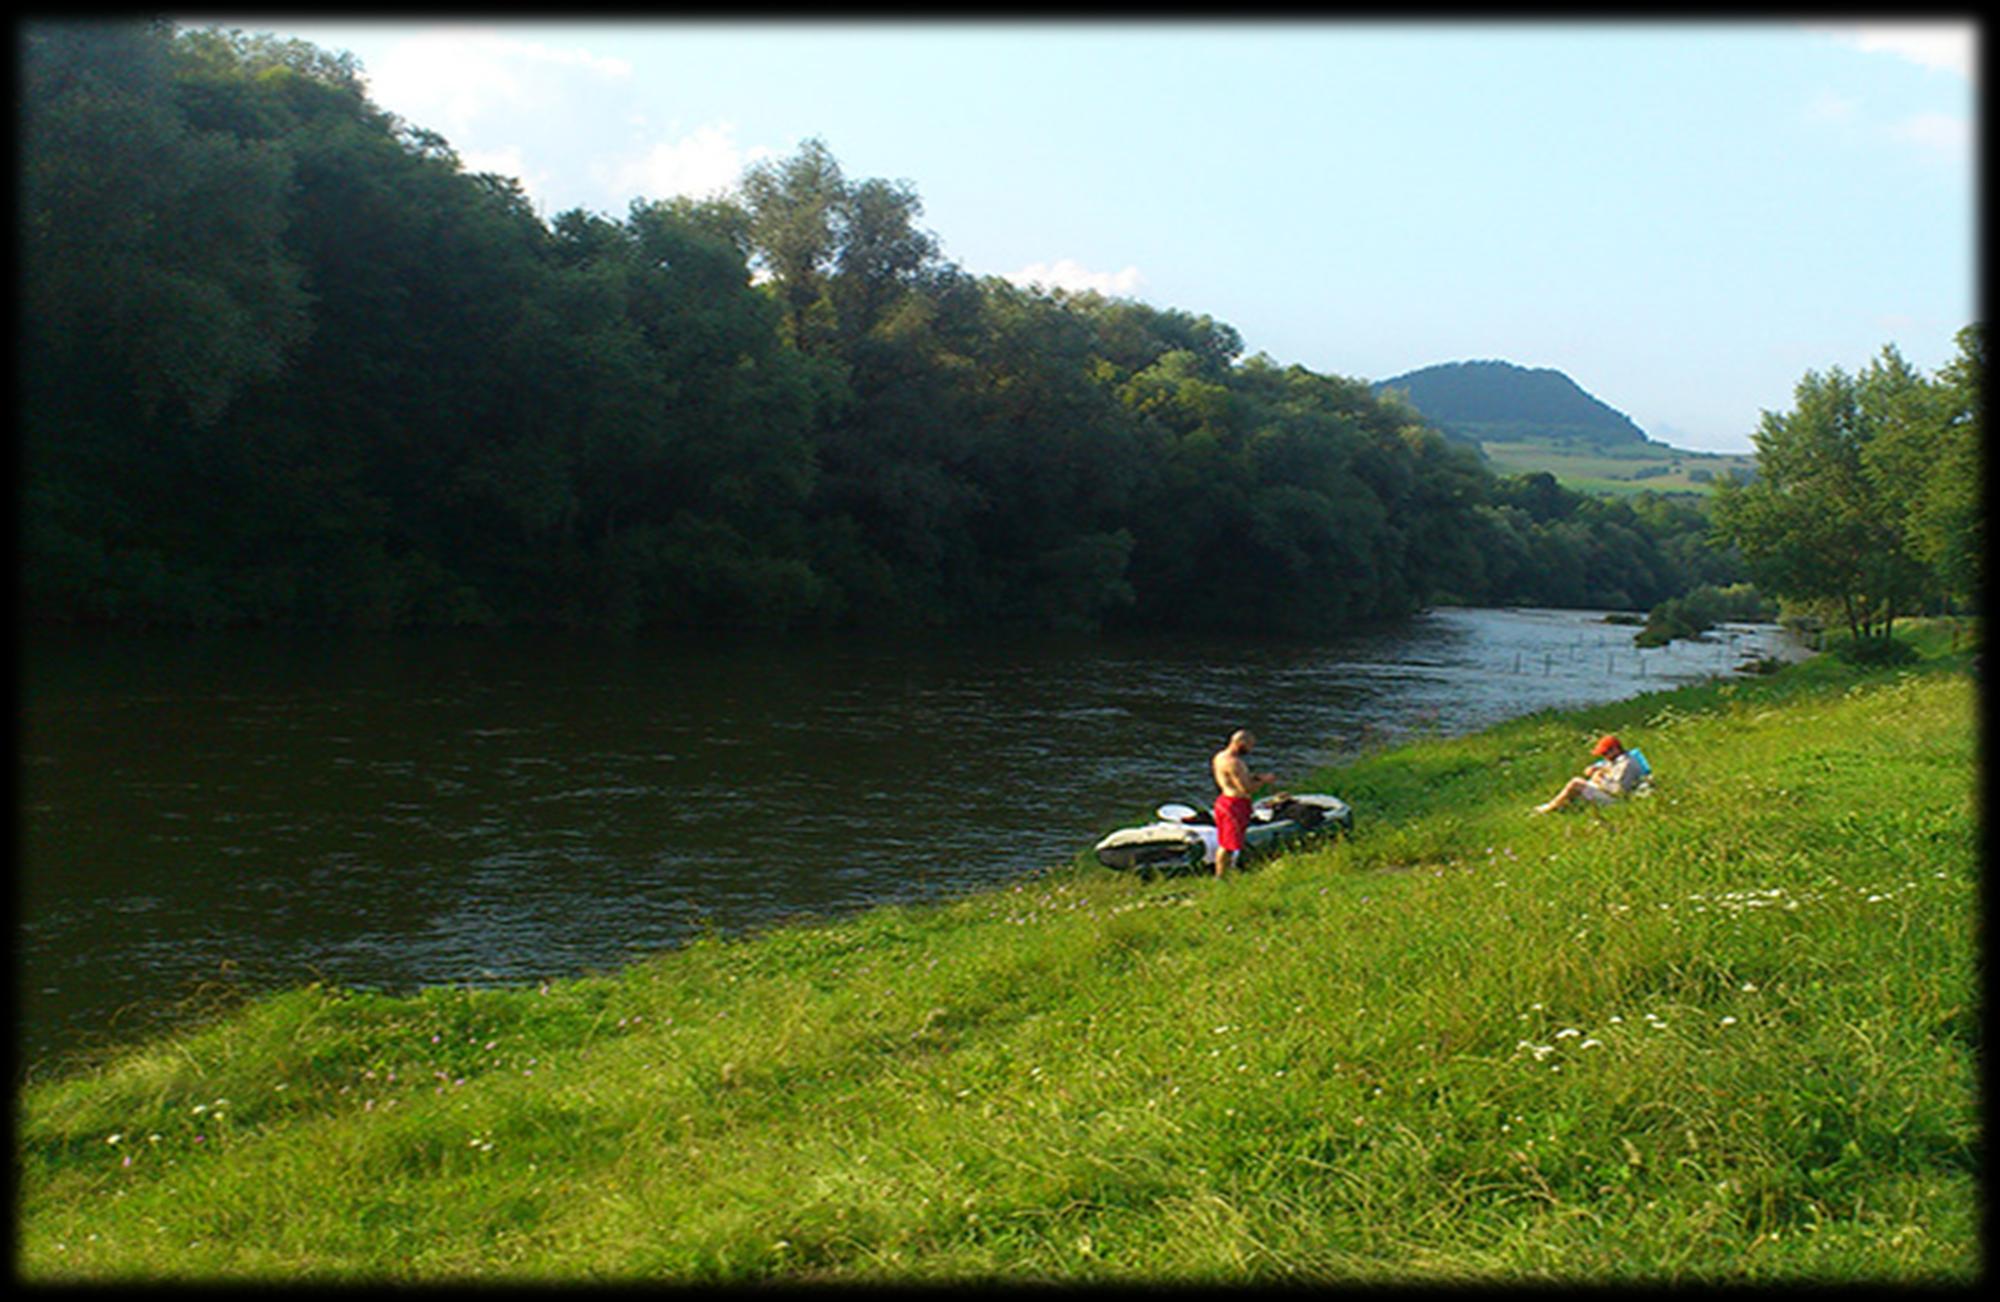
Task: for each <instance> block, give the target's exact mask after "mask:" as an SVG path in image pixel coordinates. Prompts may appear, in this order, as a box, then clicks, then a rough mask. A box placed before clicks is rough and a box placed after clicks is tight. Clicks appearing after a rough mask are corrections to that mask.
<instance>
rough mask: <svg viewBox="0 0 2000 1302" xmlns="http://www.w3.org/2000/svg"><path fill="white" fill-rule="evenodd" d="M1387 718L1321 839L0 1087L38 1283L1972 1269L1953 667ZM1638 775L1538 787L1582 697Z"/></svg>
mask: <svg viewBox="0 0 2000 1302" xmlns="http://www.w3.org/2000/svg"><path fill="white" fill-rule="evenodd" d="M1913 636H1915V637H1916V638H1917V639H1919V640H1921V641H1922V643H1923V651H1924V654H1923V657H1922V659H1920V660H1919V661H1918V662H1917V663H1915V664H1912V665H1905V666H1900V667H1893V668H1889V667H1885V668H1874V669H1870V668H1865V667H1858V666H1854V665H1850V664H1847V663H1844V662H1842V661H1841V660H1839V659H1838V658H1836V657H1833V656H1821V657H1818V658H1816V659H1815V660H1813V661H1811V662H1808V663H1806V664H1803V665H1799V666H1795V667H1792V668H1788V669H1786V670H1784V671H1782V672H1779V673H1777V674H1774V675H1771V676H1770V677H1768V678H1760V679H1756V680H1744V681H1736V682H1718V683H1711V684H1707V685H1702V686H1697V687H1688V688H1682V689H1678V690H1674V691H1668V692H1660V693H1654V694H1651V695H1648V696H1644V697H1639V698H1635V699H1633V700H1629V701H1624V702H1619V703H1616V704H1612V705H1605V706H1599V707H1594V708H1591V709H1586V710H1579V711H1571V712H1545V713H1542V714H1537V715H1534V716H1531V717H1528V718H1524V719H1520V720H1516V721H1513V722H1510V723H1507V724H1504V725H1501V726H1498V727H1494V728H1491V729H1488V730H1486V731H1484V732H1481V733H1478V734H1477V735H1474V736H1468V737H1460V738H1431V739H1419V740H1417V741H1416V742H1414V743H1411V744H1408V745H1403V746H1399V747H1398V748H1396V749H1394V750H1389V751H1384V752H1381V753H1377V754H1374V755H1370V756H1367V757H1364V758H1362V759H1359V760H1357V761H1355V762H1353V763H1350V764H1347V765H1344V766H1343V767H1341V768H1340V769H1337V770H1334V771H1329V772H1326V773H1323V774H1319V775H1315V777H1314V778H1313V779H1312V780H1311V781H1305V780H1300V781H1298V782H1296V783H1295V785H1296V786H1297V787H1298V788H1299V789H1301V790H1331V791H1335V792H1338V793H1339V794H1341V795H1343V796H1344V797H1346V798H1347V799H1349V800H1350V801H1352V802H1353V804H1354V805H1355V807H1356V809H1357V811H1358V817H1359V820H1360V823H1359V827H1358V828H1357V831H1356V833H1355V835H1354V836H1353V837H1352V838H1351V839H1350V840H1347V841H1344V842H1341V843H1338V844H1335V845H1332V846H1329V847H1322V848H1319V849H1315V850H1310V851H1302V852H1298V853H1294V854H1291V855H1288V856H1285V857H1281V858H1278V859H1274V860H1271V861H1269V862H1267V863H1265V864H1263V865H1261V866H1258V867H1257V868H1256V869H1255V870H1253V871H1251V872H1248V873H1244V874H1241V875H1238V876H1234V877H1231V878H1228V879H1224V880H1220V881H1218V880H1215V879H1211V878H1180V879H1167V880H1161V881H1153V882H1141V881H1139V880H1137V879H1135V878H1133V877H1130V876H1126V875H1121V874H1116V873H1112V872H1109V871H1107V870H1104V869H1102V868H1098V867H1096V866H1094V865H1091V864H1089V863H1087V862H1085V861H1084V860H1082V859H1081V858H1079V860H1078V861H1077V862H1075V863H1073V864H1071V865H1068V866H1064V867H1060V868H1056V869H1052V870H1049V871H1046V872H1042V873H1038V874H1036V875H1034V876H1033V877H1031V878H1029V879H1027V880H1024V881H1022V882H1021V883H1018V884H1016V885H1014V886H1012V887H1010V888H1007V889H1003V890H997V891H992V892H988V893H983V894H979V895H975V896H971V897H968V898H965V899H961V900H957V901H953V902H951V903H948V904H941V905H930V906H924V907H915V908H885V909H880V910H876V911H874V912H870V913H867V914H865V915H862V916H858V917H853V918H848V919H844V920H840V921H833V922H825V923H820V924H814V925H796V926H789V927H785V928H782V929H777V930H773V931H769V932H766V933H763V934H761V935H757V936H753V937H747V938H738V939H731V940H723V939H712V940H705V941H702V942H700V943H697V944H693V945H690V946H688V947H687V948H685V949H681V950H676V951H673V952H671V953H666V954H662V955H660V956H658V957H656V958H654V959H651V960H648V961H646V962H643V963H640V964H638V965H636V966H634V967H632V968H630V969H628V970H624V971H621V972H619V973H616V974H612V975H603V976H595V977H590V978H586V979H580V980H575V981H567V982H562V983H553V984H550V985H547V986H543V987H538V988H532V989H514V990H499V991H495V990H485V991H478V990H464V989H436V990H431V991H427V992H424V993H422V994H420V995H417V996H413V997H408V998H389V997H385V996H378V995H371V994H366V993H357V992H351V991H342V990H337V989H328V988H320V987H314V988H310V989H303V990H298V991H293V992H290V993H285V994H281V995H277V996H274V997H270V998H265V999H261V1000H259V1001H256V1002H254V1003H251V1004H248V1005H246V1006H245V1007H243V1008H241V1009H239V1010H237V1011H236V1012H235V1013H233V1014H232V1015H231V1016H230V1017H229V1018H227V1019H226V1020H225V1021H223V1022H220V1023H218V1024H215V1025H212V1026H209V1027H206V1028H203V1029H200V1030H198V1031H192V1032H188V1033H185V1034H182V1035H178V1036H175V1037H172V1038H170V1039H165V1040H160V1041H156V1042H151V1043H148V1044H144V1045H140V1046H136V1047H134V1048H132V1049H131V1050H129V1051H128V1052H126V1053H125V1054H123V1055H121V1056H118V1057H116V1058H115V1059H111V1060H107V1061H105V1062H102V1063H100V1064H98V1065H96V1066H94V1067H91V1068H90V1069H88V1070H80V1071H77V1072H74V1073H72V1074H70V1075H68V1076H66V1077H64V1078H61V1079H56V1080H50V1081H43V1082H38V1083H34V1084H31V1085H29V1086H27V1087H25V1088H24V1090H23V1091H22V1094H21V1096H20V1098H19V1106H18V1110H17V1116H18V1126H17V1138H16V1161H17V1170H18V1187H19V1201H18V1211H17V1230H16V1239H17V1252H18V1269H19V1273H20V1275H21V1277H22V1278H24V1279H26V1280H29V1281H60V1280H79V1281H106V1280H241V1279H260V1280H323V1281H360V1280H396V1281H441V1280H486V1281H548V1282H571V1281H585V1280H590V1281H597V1280H627V1279H661V1280H671V1281H696V1280H746V1281H747V1280H790V1281H798V1280H875V1281H913V1280H934V1279H945V1280H1065V1281H1068V1280H1080V1281H1093V1280H1110V1279H1126V1280H1143V1281H1209V1282H1214V1281H1229V1282H1235V1281H1249V1280H1275V1279H1291V1280H1322V1281H1323V1280H1340V1281H1361V1282H1385V1281H1394V1282H1401V1281H1478V1282H1492V1281H1517V1280H1538V1281H1539V1280H1547V1281H1591V1282H1596V1281H1633V1282H1640V1281H1724V1280H1727V1281H1782V1280H1815V1281H1857V1280H1858V1281H1888V1282H1937V1281H1950V1282H1959V1281H1967V1280H1970V1279H1971V1278H1973V1277H1974V1275H1975V1273H1976V1272H1977V1271H1978V1269H1979V1265H1980V1260H1981V1258H1980V1251H1979V1246H1978V1227H1979V1215H1978V1202H1979V1190H1978V1178H1979V1163H1978V1157H1977V1154H1978V1152H1979V1149H1980V1143H1981V1133H1980V1126H1979V1115H1978V1107H1977V1102H1976V1099H1975V1094H1976V1074H1975V1073H1976V1067H1975V1064H1976V1058H1977V1054H1978V1051H1979V1044H1980V1031H1979V1025H1980V1019H1979V1005H1978V990H1977V988H1976V984H1975V975H1974V972H1975V965H1976V950H1975V933H1976V928H1977V925H1978V921H1977V869H1978V857H1979V856H1978V834H1977V826H1978V817H1979V810H1978V807H1977V803H1976V802H1977V790H1978V784H1977V781H1976V774H1975V766H1976V763H1977V754H1976V747H1975V728H1974V714H1975V711H1974V693H1975V690H1976V686H1975V683H1974V681H1973V677H1972V674H1971V672H1970V669H1971V665H1972V663H1973V662H1972V660H1971V656H1970V653H1969V652H1953V651H1951V650H1950V649H1949V643H1948V640H1947V638H1946V637H1945V636H1944V635H1943V634H1942V633H1941V632H1940V631H1939V630H1936V629H1919V630H1915V631H1914V633H1913ZM1605 731H1615V732H1618V733H1619V734H1620V735H1621V736H1623V737H1625V738H1626V740H1627V741H1628V743H1631V744H1636V745H1639V746H1641V747H1643V749H1644V750H1645V752H1646V754H1647V756H1648V757H1649V759H1650V760H1651V761H1652V765H1653V768H1654V771H1655V778H1654V782H1655V791H1654V793H1653V794H1652V795H1651V796H1650V797H1645V798H1638V799H1632V800H1629V801H1626V802H1624V803H1621V804H1620V805H1618V806H1615V807H1613V808H1611V809H1609V810H1607V811H1605V812H1604V813H1603V815H1602V816H1601V817H1600V816H1599V815H1597V814H1594V813H1592V812H1591V811H1589V810H1587V809H1586V810H1576V811H1565V812H1564V813H1563V814H1560V815H1555V816H1549V817H1541V818H1537V817H1531V816H1529V815H1528V813H1527V811H1528V809H1529V807H1530V806H1531V805H1532V804H1533V803H1535V802H1536V801H1539V800H1541V799H1543V798H1545V797H1547V796H1548V795H1550V794H1551V793H1552V792H1553V791H1554V790H1555V788H1556V787H1557V786H1558V785H1559V784H1560V783H1561V781H1562V780H1563V779H1564V778H1565V777H1566V776H1567V775H1568V774H1570V773H1571V772H1573V771H1575V770H1576V769H1577V768H1579V767H1580V765H1581V763H1582V762H1583V760H1584V759H1586V758H1587V748H1588V745H1589V743H1590V741H1591V740H1592V739H1593V738H1595V736H1596V735H1597V734H1599V733H1600V732H1605Z"/></svg>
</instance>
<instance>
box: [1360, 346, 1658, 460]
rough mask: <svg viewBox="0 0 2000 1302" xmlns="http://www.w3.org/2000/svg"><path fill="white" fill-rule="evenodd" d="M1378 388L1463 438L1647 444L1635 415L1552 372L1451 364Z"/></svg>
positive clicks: (1507, 365)
mask: <svg viewBox="0 0 2000 1302" xmlns="http://www.w3.org/2000/svg"><path fill="white" fill-rule="evenodd" d="M1375 388H1376V391H1377V392H1391V391H1393V392H1396V393H1400V394H1402V395H1403V397H1405V398H1407V399H1408V400H1409V401H1410V403H1411V405H1412V406H1414V407H1415V408H1416V409H1417V410H1418V411H1419V412H1420V413H1422V415H1423V417H1424V419H1425V420H1427V421H1429V422H1431V423H1432V424H1433V425H1436V426H1437V427H1438V429H1440V430H1442V431H1443V432H1444V433H1446V434H1448V435H1453V436H1456V437H1458V438H1463V439H1471V440H1474V441H1486V442H1507V441H1508V440H1511V439H1518V438H1522V437H1524V436H1527V435H1537V436H1541V437H1555V438H1566V439H1572V440H1575V441H1577V442H1582V443H1594V444H1602V445H1609V446H1614V447H1615V446H1619V445H1632V444H1640V443H1645V442H1647V441H1648V440H1647V438H1646V431H1644V430H1642V429H1640V428H1639V427H1638V426H1637V425H1635V424H1633V423H1632V418H1631V417H1629V416H1627V415H1626V414H1625V413H1624V412H1622V411H1618V410H1616V409H1615V408H1613V407H1610V406H1607V405H1606V404H1605V403H1603V402H1601V401H1600V400H1598V399H1597V398H1594V397H1592V396H1591V395H1590V394H1588V393H1586V392H1584V390H1583V388H1582V387H1581V386H1579V385H1578V384H1577V382H1576V381H1575V380H1572V379H1570V378H1569V377H1568V376H1567V375H1564V374H1563V373H1562V372H1561V371H1557V370H1552V369H1550V368H1548V367H1532V368H1531V367H1526V366H1516V365H1514V364H1513V363H1512V362H1494V361H1489V362H1446V363H1444V364H1443V365H1440V366H1426V367H1424V368H1423V369H1422V370H1418V371H1411V372H1409V373H1408V374H1406V375H1398V376H1396V377H1394V378H1393V379H1388V380H1380V381H1377V382H1376V385H1375Z"/></svg>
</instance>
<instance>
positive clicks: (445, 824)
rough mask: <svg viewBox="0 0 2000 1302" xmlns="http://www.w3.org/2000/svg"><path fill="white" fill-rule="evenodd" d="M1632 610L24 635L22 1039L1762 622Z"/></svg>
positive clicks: (1327, 744)
mask: <svg viewBox="0 0 2000 1302" xmlns="http://www.w3.org/2000/svg"><path fill="white" fill-rule="evenodd" d="M1632 632H1633V630H1632V629H1630V628H1629V627H1621V626H1616V625H1609V624H1605V623H1603V622H1602V620H1601V618H1600V617H1599V616H1597V615H1595V614H1591V613H1586V612H1573V611H1560V612H1559V611H1533V610H1528V611H1483V610H1445V611H1438V612H1435V613H1432V614H1429V615H1426V616H1423V617H1421V618H1419V619H1417V620H1415V621H1413V622H1412V623H1410V624H1409V625H1407V626H1405V627H1402V628H1399V629H1397V630H1394V631H1390V632H1375V633H1367V634H1357V635H1355V636H1352V637H1349V638H1344V639H1340V640H1336V641H1324V642H1316V643H1310V644H1305V643H1269V642H1257V641H1248V640H1244V641H1230V640H1226V639H1216V638H1204V639H1191V638H1175V639H1162V638H1135V639H1085V638H1062V637H1049V636H1030V635H1021V634H1010V635H1004V636H985V637H968V636H952V637H944V636H926V637H914V638H912V637H896V638H886V637H855V636H845V637H825V638H794V639H788V640H785V641H782V642H778V641H771V640H761V641H760V640H758V639H754V638H747V637H738V638H729V639H685V638H679V639H668V638H660V637H644V636H633V637H627V638H604V637H593V636H581V635H575V636H567V635H562V636H559V635H519V634H510V635H504V636H501V635H395V636H389V635H381V636H360V635H355V636H341V637H325V636H304V635H285V634H276V633H258V634H242V633H235V634H228V635H204V636H193V637H189V636H181V637H165V636H162V637H143V638H140V637H131V636H126V637H122V638H108V637H87V636H80V635H61V636H56V635H36V636H35V637H34V638H32V639H30V641H29V642H28V644H27V646H26V648H25V649H26V652H27V658H26V665H27V674H26V677H25V680H24V688H25V691H24V694H23V697H24V699H23V706H24V711H23V720H24V725H23V731H22V735H21V748H22V753H21V767H20V775H21V777H20V787H19V793H20V802H21V809H22V812H23V817H22V825H23V837H22V845H23V849H24V851H25V855H24V872H23V874H22V878H21V888H20V895H19V897H18V898H19V905H20V907H19V910H18V916H19V919H20V921H19V926H18V930H17V941H18V945H17V951H18V953H19V955H20V958H19V968H18V973H19V984H20V990H21V996H22V999H21V1017H22V1026H21V1036H22V1048H23V1050H24V1055H23V1056H24V1057H26V1058H29V1059H33V1058H37V1057H40V1056H42V1055H43V1054H45V1053H48V1052H50V1051H52V1050H56V1049H59V1048H61V1047H64V1046H66V1045H71V1044H76V1043H80V1042H85V1041H87V1040H89V1039H90V1038H91V1037H93V1036H97V1035H101V1034H102V1033H103V1032H104V1031H105V1029H106V1028H107V1027H109V1026H111V1025H112V1022H113V1016H114V1014H116V1013H119V1012H120V1011H121V1010H125V1012H126V1014H127V1020H126V1021H124V1022H123V1023H122V1025H123V1026H124V1027H126V1028H127V1029H130V1028H133V1027H136V1026H139V1025H143V1024H144V1023H145V1021H146V1020H147V1019H148V1018H149V1017H153V1016H158V1015H161V1014H162V1013H163V1012H164V1011H165V1010H166V1007H167V1005H168V1003H169V1002H170V1001H171V1000H172V999H173V998H175V997H176V996H179V995H182V994H184V993H186V992H187V991H188V990H189V989H190V988H191V987H192V986H193V985H194V983H196V982H197V981H200V980H203V979H206V978H213V977H215V976H216V975H217V973H218V972H219V971H220V970H221V969H222V967H223V965H224V964H229V965H232V967H233V971H234V973H235V979H236V980H238V981H240V982H241V983H242V984H244V985H246V986H249V987H252V988H266V987H270V986H277V985H290V984H297V983H300V982H303V981H306V980H310V979H314V978H315V977H319V978H324V979H326V980H329V981H333V982H337V983H340V984H345V985H352V986H364V987H376V988H387V989H408V988H412V987H415V986H419V985H431V984H447V983H467V982H471V983H478V982H494V981H500V982H521V981H532V980H535V979H538V978H543V977H559V976H565V975H572V974H576V973H580V972H583V971H588V970H593V969H605V968H611V967H615V966H618V965H619V964H621V963H623V962H626V961H628V960H629V959H630V958H632V957H633V956H635V955H637V954H641V953H645V952H647V951H652V950H657V949H660V948H663V947H666V946H670V945H673V944H676V943H678V942H681V941H683V940H685V939H686V938H687V937H689V936H690V935H692V934H694V933H696V932H697V931H698V930H700V929H702V928H715V929H718V930H722V931H735V930H739V929H742V928H747V927H754V926H758V925H765V924H768V923H770V922H772V921H774V920H777V919H780V918H784V917H791V916H798V915H802V914H827V913H835V912H839V911H843V910H851V909H855V908H860V907H863V906H866V905H869V904H872V903H878V902H885V901H901V902H907V901H912V900H918V899H924V898H935V897H937V896H939V895H942V894H945V893H950V892H957V891H962V890H966V889H969V888H976V887H979V886H983V885H991V884H994V883H998V882H1001V881H1005V880H1007V879H1008V878H1010V877H1014V876H1017V875H1019V874H1021V873H1023V872H1026V871H1028V870H1031V869H1033V868H1036V867H1038V866H1043V865H1047V864H1050V863H1056V862H1061V861H1065V860H1067V859H1069V858H1070V857H1071V856H1072V855H1074V854H1076V853H1078V852H1079V851H1080V850H1082V849H1083V848H1084V847H1086V846H1088V845H1089V844H1090V843H1091V842H1092V841H1094V840H1095V839H1096V838H1097V837H1098V836H1099V835H1101V834H1102V833H1103V832H1105V831H1107V830H1109V829H1110V828H1112V827H1115V826H1119V825H1121V824H1123V823H1126V822H1129V821H1131V820H1132V819H1133V818H1134V817H1135V816H1138V815H1140V814H1143V812H1144V811H1146V810H1149V809H1151V808H1152V807H1153V805H1155V804H1156V803H1158V802H1159V801H1160V800H1163V799H1166V798H1169V797H1176V796H1178V797H1181V798H1191V799H1194V800H1197V801H1201V802H1205V801H1206V798H1207V796H1208V794H1209V791H1208V783H1207V781H1206V765H1207V758H1208V755H1209V754H1210V752H1211V751H1213V750H1214V748H1215V747H1216V746H1217V745H1219V744H1220V742H1221V739H1222V738H1224V737H1225V736H1226V735H1227V734H1228V733H1229V731H1230V730H1232V729H1234V728H1237V727H1246V726H1247V727H1250V728H1253V729H1254V730H1255V731H1256V732H1257V734H1258V737H1259V740H1260V753H1261V754H1263V755H1265V756H1266V757H1267V759H1268V762H1269V763H1270V764H1271V766H1272V767H1274V768H1276V769H1277V770H1278V771H1279V772H1280V773H1281V775H1294V774H1296V775H1303V774H1304V773H1305V772H1306V771H1307V770H1308V769H1310V768H1311V767H1313V766H1314V765H1316V764H1320V763H1323V762H1326V761H1328V760H1331V759H1335V758H1338V757H1339V756H1341V755H1343V754H1347V753H1352V752H1353V751H1354V750H1356V749H1357V748H1359V747H1360V746H1361V745H1363V744H1364V742H1365V741H1368V740H1373V741H1378V742H1379V741H1381V740H1393V739H1394V738H1395V737H1396V736H1398V735H1402V734H1404V733H1407V732H1409V731H1411V730H1413V729H1419V728H1421V729H1428V730H1436V731H1441V732H1446V733H1457V732H1467V731H1472V730H1475V729H1478V728H1480V727H1484V726H1486V725H1488V724H1490V723H1493V722H1496V721H1498V720H1500V719H1503V718H1508V717H1512V716H1515V715H1520V714H1524V713H1529V712H1532V711H1534V710H1538V709H1543V708H1547V707H1557V706H1570V705H1578V704H1584V703H1589V702H1593V701H1603V700H1613V699H1619V698H1622V697H1626V696H1630V695H1633V694H1635V693H1637V692H1642V691H1646V690H1650V689H1653V688H1657V687H1663V686H1670V685H1673V684H1675V683H1679V682H1685V681H1691V680H1694V679H1698V678H1704V677H1708V676H1711V675H1713V674H1717V673H1725V672H1728V671H1730V670H1732V669H1733V668H1734V667H1735V666H1736V665H1737V664H1738V663H1739V662H1740V661H1741V660H1743V659H1744V658H1746V657H1747V656H1751V655H1758V654H1767V653H1771V652H1775V651H1782V650H1784V649H1785V648H1784V645H1783V639H1782V637H1781V635H1780V634H1779V633H1778V632H1777V630H1775V629H1771V628H1769V627H1759V628H1752V627H1749V626H1740V627H1739V626H1732V628H1731V631H1728V632H1726V633H1725V634H1724V635H1722V636H1719V637H1718V638H1717V639H1716V640H1715V641H1713V642H1710V643H1675V644H1673V645H1671V646H1669V647H1665V648H1660V649H1658V650H1654V651H1647V652H1643V653H1641V652H1638V651H1636V650H1635V649H1634V648H1633V646H1632ZM1362 813H1363V815H1364V817H1365V813H1366V811H1362Z"/></svg>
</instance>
